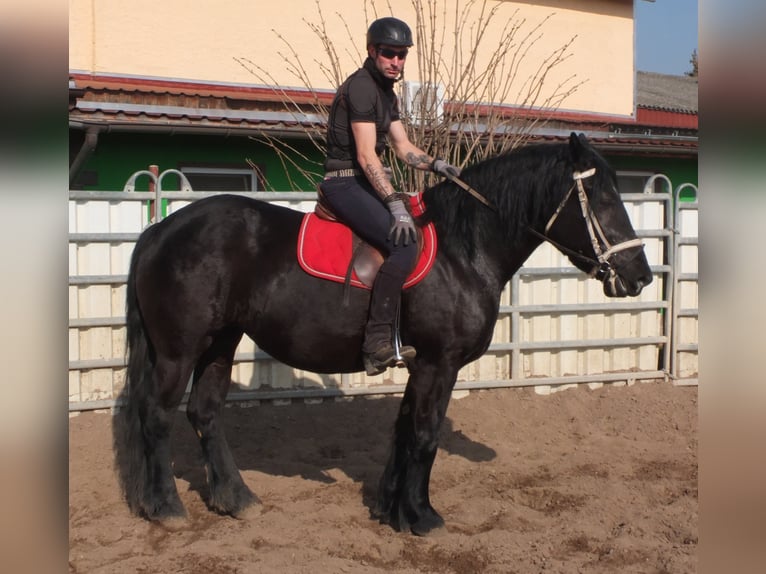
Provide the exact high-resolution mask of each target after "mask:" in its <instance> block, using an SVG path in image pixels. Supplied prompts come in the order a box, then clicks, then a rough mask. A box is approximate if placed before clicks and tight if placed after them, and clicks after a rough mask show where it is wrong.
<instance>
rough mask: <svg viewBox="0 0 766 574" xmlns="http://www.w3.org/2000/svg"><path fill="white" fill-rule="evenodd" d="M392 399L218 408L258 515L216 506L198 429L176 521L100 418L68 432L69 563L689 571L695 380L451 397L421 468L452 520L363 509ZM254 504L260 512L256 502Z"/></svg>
mask: <svg viewBox="0 0 766 574" xmlns="http://www.w3.org/2000/svg"><path fill="white" fill-rule="evenodd" d="M397 405H398V399H397V398H394V397H384V398H376V399H367V398H356V399H354V400H351V401H343V402H336V401H325V402H323V403H321V404H304V403H302V402H300V403H293V404H292V405H288V406H275V405H273V404H271V403H264V404H261V405H259V406H252V407H250V408H242V407H238V406H233V407H230V408H227V410H226V414H225V418H226V428H227V435H228V437H229V441H230V444H231V445H232V450H233V452H234V456H235V459H236V460H237V463H238V465H239V467H240V469H241V470H242V474H243V477H244V480H245V482H246V483H247V484H248V485H249V486H250V488H251V489H252V490H253V491H254V492H255V493H256V494H257V495H258V496H259V497H260V498H261V500H262V501H263V506H262V512H261V513H260V515H256V516H252V517H249V518H248V519H246V520H237V519H233V518H229V517H225V516H219V515H216V514H214V513H211V512H210V511H208V510H207V507H206V506H205V502H204V500H205V497H206V495H207V487H206V484H205V474H204V471H203V469H202V467H201V455H200V449H199V445H198V442H197V440H196V436H195V435H194V433H193V431H192V430H191V427H190V425H189V424H188V423H187V421H186V417H185V416H184V414H183V413H181V412H179V413H178V415H177V418H176V424H175V428H174V436H173V444H174V453H175V470H176V477H177V478H176V484H177V486H178V490H179V492H180V494H181V498H182V500H183V502H184V504H185V505H186V508H187V510H188V513H189V518H188V520H187V521H186V522H185V523H183V524H181V525H180V527H178V528H173V529H172V530H171V529H168V528H166V527H163V526H160V525H156V524H151V523H148V522H146V521H144V520H142V519H139V518H136V517H135V516H132V515H131V514H130V513H129V512H128V508H127V505H126V504H125V503H124V502H123V501H122V500H121V498H120V494H119V489H118V486H117V481H116V477H115V474H114V470H113V459H112V447H111V440H112V433H111V416H110V415H109V414H101V413H84V414H81V415H80V416H77V417H74V418H72V419H71V420H70V430H69V448H70V451H69V452H70V454H69V463H70V466H69V571H70V573H88V574H98V573H115V574H117V573H119V574H126V573H132V572H135V573H142V574H148V573H153V572H157V573H171V572H173V573H185V574H215V573H223V574H240V573H242V574H244V573H279V574H284V573H303V572H305V573H310V574H330V573H332V574H336V573H354V574H356V573H361V574H372V573H386V574H390V573H392V572H395V573H413V574H415V573H431V572H434V573H436V572H438V573H459V574H471V573H503V574H510V573H516V574H532V573H535V574H537V573H581V572H582V573H591V572H594V573H610V574H612V573H616V572H619V573H621V574H625V573H639V572H640V573H652V574H655V573H657V574H659V573H672V574H684V573H692V572H695V571H696V566H697V562H696V553H697V532H698V527H697V522H698V500H697V389H696V388H693V387H673V386H671V385H669V384H666V383H637V384H635V385H633V386H630V387H610V386H605V387H603V388H600V389H596V390H589V389H588V388H587V387H580V388H578V389H573V390H566V391H561V392H558V393H555V394H552V395H549V396H541V395H537V394H535V392H534V391H533V390H531V389H510V390H493V391H474V392H472V393H470V395H469V396H467V397H465V398H462V399H459V400H453V401H452V402H451V404H450V408H449V410H448V412H447V420H446V422H445V425H444V428H443V432H442V437H441V448H440V451H439V453H438V455H437V458H436V463H435V465H434V470H433V474H432V480H431V501H432V503H433V505H434V507H435V508H436V509H437V510H438V511H439V512H440V513H441V514H442V516H443V517H444V519H445V520H446V522H447V527H446V529H445V530H444V531H442V532H441V533H440V534H438V535H436V536H432V537H428V538H418V537H415V536H412V535H410V534H403V533H398V532H395V531H393V530H392V529H391V528H390V527H389V526H386V525H382V524H379V523H378V522H376V521H375V520H372V519H371V518H370V516H369V513H370V508H371V507H372V505H373V503H374V497H375V491H376V488H377V481H378V478H379V476H380V473H381V472H382V469H383V465H384V463H385V460H386V456H387V453H388V444H389V438H390V436H391V429H392V425H393V421H394V416H395V413H396V410H397ZM256 514H257V513H256Z"/></svg>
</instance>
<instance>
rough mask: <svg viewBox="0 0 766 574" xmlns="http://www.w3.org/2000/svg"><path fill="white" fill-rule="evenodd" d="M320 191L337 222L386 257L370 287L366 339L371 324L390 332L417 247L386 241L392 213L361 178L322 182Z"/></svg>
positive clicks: (334, 179) (333, 179)
mask: <svg viewBox="0 0 766 574" xmlns="http://www.w3.org/2000/svg"><path fill="white" fill-rule="evenodd" d="M320 187H321V188H322V192H323V193H324V196H325V199H326V200H327V203H328V204H329V206H330V208H331V209H332V212H333V213H334V214H335V215H336V216H337V217H338V219H340V220H341V221H342V222H343V223H345V224H346V225H348V226H349V227H350V228H351V229H352V230H353V231H354V233H356V234H357V235H358V236H359V237H361V238H362V239H364V240H365V241H366V242H367V243H369V244H370V245H372V246H374V247H376V248H378V249H379V250H380V251H381V252H382V253H383V255H384V257H385V260H384V261H383V265H382V266H381V267H380V271H379V272H378V277H377V278H376V280H375V284H374V285H373V290H372V298H371V301H370V318H369V322H368V336H369V327H370V326H371V325H370V323H378V324H386V325H388V326H389V332H390V325H391V324H392V323H393V321H394V314H395V312H396V303H395V302H398V301H399V297H400V295H401V290H402V286H403V285H404V282H405V280H406V279H407V275H408V274H409V273H410V271H412V269H413V268H414V267H415V263H416V262H417V257H418V247H417V243H413V242H409V244H408V245H406V246H405V245H402V244H401V242H400V243H399V245H396V246H395V245H394V244H393V241H392V240H391V239H389V237H388V235H389V232H390V229H391V213H390V212H389V211H388V208H387V207H386V206H385V205H384V204H383V202H382V201H381V200H380V198H379V197H378V194H377V192H376V191H375V189H374V188H373V187H372V185H371V184H370V182H369V181H367V179H366V178H365V177H364V176H356V177H335V178H329V179H325V180H324V181H322V183H321V184H320ZM365 346H366V347H367V346H368V345H365Z"/></svg>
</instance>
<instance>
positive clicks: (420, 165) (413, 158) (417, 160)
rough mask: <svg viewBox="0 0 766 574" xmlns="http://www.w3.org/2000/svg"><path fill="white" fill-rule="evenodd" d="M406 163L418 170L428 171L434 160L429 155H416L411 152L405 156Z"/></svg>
mask: <svg viewBox="0 0 766 574" xmlns="http://www.w3.org/2000/svg"><path fill="white" fill-rule="evenodd" d="M404 161H405V163H407V165H409V166H412V167H414V168H416V169H427V168H428V167H429V166H430V165H431V161H433V160H432V159H431V157H430V156H429V155H427V154H421V155H415V154H414V153H412V152H409V153H408V154H407V155H406V156H405V158H404Z"/></svg>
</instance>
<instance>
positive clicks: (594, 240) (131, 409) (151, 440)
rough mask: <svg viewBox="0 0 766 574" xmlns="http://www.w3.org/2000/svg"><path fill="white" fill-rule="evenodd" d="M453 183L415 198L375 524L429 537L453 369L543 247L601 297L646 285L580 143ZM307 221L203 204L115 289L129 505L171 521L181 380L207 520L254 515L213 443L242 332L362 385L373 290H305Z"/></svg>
mask: <svg viewBox="0 0 766 574" xmlns="http://www.w3.org/2000/svg"><path fill="white" fill-rule="evenodd" d="M462 179H463V182H464V183H465V184H468V185H469V186H470V187H471V188H473V189H474V190H479V191H480V192H481V193H482V194H483V196H484V198H485V199H486V201H487V203H488V204H489V206H487V205H485V204H482V203H481V202H479V201H477V200H476V199H475V198H474V197H472V196H471V195H469V194H468V193H465V191H463V190H462V189H460V187H459V186H458V185H457V184H456V183H454V182H449V181H445V182H442V183H440V184H439V185H436V186H435V187H433V188H430V189H428V190H427V191H426V192H425V194H424V197H423V199H424V203H425V205H426V212H425V214H424V215H423V218H424V219H426V220H428V221H432V222H433V223H434V224H435V227H436V232H437V236H438V242H439V252H438V255H437V258H436V261H435V263H434V266H433V268H432V270H431V271H430V273H429V275H428V276H427V277H426V278H425V279H424V280H423V281H421V282H420V283H418V284H417V285H415V286H413V287H411V288H409V289H407V290H405V291H404V293H403V296H402V302H401V314H402V315H401V317H402V319H401V324H402V327H401V336H402V340H403V342H405V343H406V344H409V345H413V346H414V347H415V348H416V349H417V357H416V358H415V359H414V360H413V361H412V363H411V364H410V365H408V369H409V375H410V376H409V380H408V383H407V386H406V389H405V392H404V397H403V399H402V402H401V406H400V409H399V414H398V416H397V419H396V422H395V426H394V436H393V442H392V446H391V453H390V457H389V459H388V462H387V464H386V467H385V470H384V471H383V475H382V478H381V481H380V486H379V491H378V500H377V507H376V508H375V510H374V515H375V516H376V517H378V518H380V520H381V521H383V522H387V523H389V524H391V525H392V526H393V527H394V528H397V529H400V530H408V529H409V530H411V531H412V532H413V533H416V534H425V533H427V532H429V531H430V530H432V529H434V528H437V527H440V526H443V524H444V521H443V520H442V518H441V516H439V514H438V513H437V512H436V510H434V508H433V507H432V506H431V503H430V501H429V480H430V474H431V467H432V465H433V462H434V458H435V456H436V451H437V442H438V440H437V439H438V436H439V429H440V426H441V424H442V421H443V420H444V416H445V413H446V410H447V403H448V402H449V399H450V392H451V391H452V389H453V386H454V384H455V380H456V377H457V373H458V370H459V369H460V368H461V367H462V366H463V365H465V364H467V363H469V362H470V361H473V360H475V359H477V358H479V357H480V356H481V355H482V354H483V353H484V352H485V351H486V350H487V347H488V346H489V344H490V340H491V337H492V331H493V328H494V326H495V321H496V319H497V314H498V306H499V300H500V294H501V291H502V289H503V287H504V285H505V284H506V283H507V282H508V281H509V280H510V279H511V276H512V275H513V274H514V273H515V272H516V271H517V270H518V269H519V267H521V265H522V263H523V262H524V261H525V260H526V259H527V257H529V255H530V254H531V253H532V252H533V251H534V249H535V248H536V247H537V246H538V245H540V243H541V242H542V241H543V240H548V241H550V242H551V243H553V244H554V245H556V246H557V247H558V248H559V249H561V250H562V251H563V252H564V253H565V254H567V255H568V257H569V258H570V260H571V261H572V263H573V264H574V265H576V266H577V267H578V268H579V269H581V270H583V271H584V272H586V273H588V274H590V275H591V276H593V277H595V278H597V279H598V280H601V281H602V282H603V284H604V292H605V294H606V295H608V296H610V297H624V296H628V295H630V296H634V295H637V294H638V293H640V291H641V289H642V287H643V286H644V285H647V284H648V283H650V282H651V281H652V274H651V270H650V267H649V265H648V263H647V260H646V256H645V254H644V251H643V248H642V245H641V242H640V241H639V240H638V239H636V234H635V231H634V230H633V227H632V225H631V223H630V220H629V218H628V215H627V212H626V210H625V207H624V205H623V203H622V200H621V199H620V195H619V193H618V191H617V187H616V177H615V173H614V171H613V170H612V169H611V168H610V167H609V166H608V164H607V163H606V161H605V160H604V159H603V158H602V157H601V156H600V155H599V154H598V153H597V152H596V151H595V150H594V149H593V148H592V147H591V145H590V143H589V142H587V141H586V139H585V138H584V136H582V135H580V136H579V137H577V136H576V135H575V134H572V136H571V137H570V140H569V143H568V144H567V143H564V144H550V145H534V146H528V147H525V148H521V149H518V150H516V151H514V152H512V153H509V154H506V155H502V156H498V157H495V158H492V159H489V160H486V161H483V162H481V163H478V164H476V165H473V166H471V167H467V168H466V169H465V170H464V171H463V174H462ZM302 217H303V214H302V213H300V212H297V211H294V210H291V209H287V208H284V207H278V206H275V205H270V204H268V203H264V202H261V201H257V200H254V199H250V198H246V197H242V196H233V195H220V196H214V197H210V198H206V199H202V200H199V201H197V202H195V203H193V204H191V205H189V206H187V207H184V208H183V209H181V210H179V211H178V212H177V213H174V214H173V215H171V216H169V217H168V218H167V219H165V220H163V221H162V222H160V223H157V224H155V225H152V226H151V227H149V228H147V229H146V230H145V231H144V232H143V233H142V234H141V236H140V238H139V240H138V242H137V244H136V247H135V250H134V252H133V257H132V260H131V264H130V273H129V276H128V285H127V333H128V335H127V336H128V349H129V351H128V366H127V384H126V390H125V393H124V394H125V395H126V398H125V401H126V405H125V408H124V409H123V412H122V414H121V416H123V417H124V419H123V422H122V424H121V425H117V424H116V425H115V429H116V430H115V448H116V453H117V468H118V473H119V475H120V481H121V485H122V487H123V490H124V494H125V496H126V499H127V501H128V503H129V505H130V508H131V509H132V510H133V511H134V512H135V513H137V514H140V515H143V516H145V517H147V518H150V519H165V518H171V517H178V516H183V515H184V514H185V510H184V507H183V505H182V503H181V500H180V498H179V496H178V492H177V490H176V486H175V482H174V478H173V470H172V465H171V450H170V438H169V437H170V429H171V423H172V419H173V414H174V412H175V411H176V409H177V407H178V406H179V403H180V402H181V400H182V398H183V396H184V391H185V389H186V387H187V383H188V381H189V379H190V377H193V383H192V389H191V394H190V397H189V402H188V405H187V410H186V413H187V416H188V419H189V421H190V422H191V424H192V426H193V427H194V429H195V431H196V433H197V435H198V436H199V438H200V442H201V445H202V451H203V456H204V460H205V464H206V468H207V477H208V483H209V488H210V499H209V501H208V504H209V506H210V507H211V509H214V510H216V511H218V512H221V513H225V514H231V515H235V516H236V515H238V514H241V513H242V512H243V511H244V510H245V509H246V508H247V507H248V506H250V505H251V504H253V503H256V502H258V499H257V498H256V496H255V495H254V494H253V493H252V492H251V491H250V489H249V488H248V487H247V486H246V485H245V483H244V482H243V480H242V477H241V475H240V473H239V470H238V469H237V466H236V464H235V463H234V459H233V457H232V454H231V452H230V450H229V446H228V444H227V441H226V438H225V436H224V433H223V425H222V420H221V417H222V407H223V403H224V400H225V397H226V393H227V391H228V389H229V386H230V383H231V369H232V361H233V358H234V352H235V349H236V347H237V345H238V343H239V341H240V339H241V337H242V335H243V334H244V333H246V334H247V335H248V336H249V337H251V338H252V339H253V340H254V341H255V342H256V343H257V345H258V346H259V347H260V348H261V349H262V350H264V351H266V352H267V353H268V354H269V355H271V356H272V357H274V358H275V359H277V360H279V361H282V362H284V363H286V364H288V365H292V366H293V367H296V368H299V369H306V370H309V371H314V372H319V373H344V372H346V373H347V372H355V371H362V370H363V367H362V356H361V347H362V333H363V327H364V324H365V320H366V316H367V308H368V304H369V291H367V290H364V289H356V288H354V289H352V292H351V294H350V297H349V299H348V302H347V304H346V305H345V306H343V305H342V300H343V295H344V292H343V291H344V286H343V285H341V284H339V283H333V282H330V281H326V280H322V279H318V278H315V277H311V276H309V275H308V274H307V273H305V272H304V271H303V270H301V268H300V267H299V265H298V262H297V261H296V241H297V235H298V228H299V225H300V223H301V218H302Z"/></svg>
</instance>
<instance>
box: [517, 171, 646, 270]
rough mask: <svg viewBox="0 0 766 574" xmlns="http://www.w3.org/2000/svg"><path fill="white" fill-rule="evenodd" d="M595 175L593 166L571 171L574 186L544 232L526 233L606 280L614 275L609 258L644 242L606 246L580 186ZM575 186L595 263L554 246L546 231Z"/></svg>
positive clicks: (631, 241)
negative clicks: (583, 264)
mask: <svg viewBox="0 0 766 574" xmlns="http://www.w3.org/2000/svg"><path fill="white" fill-rule="evenodd" d="M595 173H596V168H595V167H593V168H591V169H589V170H586V171H582V172H580V171H576V172H574V174H572V179H574V183H573V184H572V187H570V188H569V191H567V193H566V195H565V196H564V199H562V200H561V203H559V206H558V207H557V208H556V211H555V212H553V215H552V216H551V218H550V219H549V220H548V223H546V224H545V232H544V233H540V232H539V231H536V230H535V229H532V228H531V227H530V228H529V231H530V233H532V234H533V235H535V236H537V237H539V238H540V239H542V240H543V241H547V242H548V243H550V244H551V245H553V246H554V247H556V248H557V249H559V250H560V251H562V252H563V253H565V254H567V255H569V256H570V257H576V258H577V259H580V260H582V261H585V262H587V263H590V264H591V265H593V271H592V272H591V273H590V275H591V276H594V277H596V278H597V279H605V278H607V277H613V276H614V275H616V271H615V269H614V266H613V265H612V264H611V263H610V261H609V259H610V258H611V257H612V256H613V255H614V254H615V253H618V252H620V251H624V250H625V249H630V248H632V247H641V246H643V242H642V241H641V240H640V239H639V238H637V237H636V238H635V239H629V240H627V241H622V242H620V243H617V244H615V245H612V244H611V243H609V240H608V239H607V238H606V235H605V234H604V230H603V229H602V228H601V225H600V224H599V222H598V219H596V216H595V215H594V214H593V210H592V209H591V207H590V202H589V201H588V196H587V194H586V193H585V187H584V186H583V183H582V180H584V179H587V178H589V177H592V176H593V175H595ZM575 187H577V197H578V199H579V201H580V211H581V212H582V216H583V219H585V225H586V227H587V228H588V235H590V240H591V245H592V246H593V252H594V253H595V254H596V258H597V260H594V259H593V258H591V257H588V256H586V255H583V254H581V253H577V252H576V251H573V250H572V249H569V248H568V247H564V246H563V245H561V244H560V243H557V242H556V241H554V240H553V239H551V238H550V237H548V231H550V229H551V227H552V226H553V224H554V223H555V221H556V219H557V218H558V216H559V214H560V213H561V210H562V209H563V208H564V206H565V205H566V203H567V201H569V197H570V196H571V195H572V191H574V188H575ZM602 246H603V247H602Z"/></svg>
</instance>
